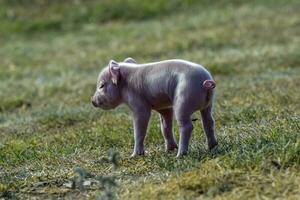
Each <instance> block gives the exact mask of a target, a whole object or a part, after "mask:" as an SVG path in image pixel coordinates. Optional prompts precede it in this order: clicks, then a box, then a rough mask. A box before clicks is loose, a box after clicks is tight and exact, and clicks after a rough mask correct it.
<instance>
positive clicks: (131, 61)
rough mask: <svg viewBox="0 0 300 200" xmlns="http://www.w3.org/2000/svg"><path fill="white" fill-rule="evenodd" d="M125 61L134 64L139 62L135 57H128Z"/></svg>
mask: <svg viewBox="0 0 300 200" xmlns="http://www.w3.org/2000/svg"><path fill="white" fill-rule="evenodd" d="M123 62H126V63H134V64H136V63H137V62H136V61H135V60H134V59H133V58H130V57H128V58H126V59H125V60H124V61H123Z"/></svg>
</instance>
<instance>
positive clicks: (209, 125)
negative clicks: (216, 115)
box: [201, 105, 218, 150]
mask: <svg viewBox="0 0 300 200" xmlns="http://www.w3.org/2000/svg"><path fill="white" fill-rule="evenodd" d="M211 109H212V106H211V105H209V106H208V107H207V108H205V109H203V110H202V111H201V117H202V124H203V128H204V131H205V134H206V137H207V143H208V149H209V150H212V149H213V148H214V147H216V146H217V145H218V142H217V139H216V137H215V127H214V124H215V123H214V119H213V117H212V115H211Z"/></svg>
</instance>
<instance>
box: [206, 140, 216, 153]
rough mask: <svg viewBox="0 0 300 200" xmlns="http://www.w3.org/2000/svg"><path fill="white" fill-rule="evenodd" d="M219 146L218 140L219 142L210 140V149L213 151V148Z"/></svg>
mask: <svg viewBox="0 0 300 200" xmlns="http://www.w3.org/2000/svg"><path fill="white" fill-rule="evenodd" d="M217 146H218V142H217V141H214V142H210V143H209V144H208V149H209V150H210V151H213V150H215V149H216V148H217Z"/></svg>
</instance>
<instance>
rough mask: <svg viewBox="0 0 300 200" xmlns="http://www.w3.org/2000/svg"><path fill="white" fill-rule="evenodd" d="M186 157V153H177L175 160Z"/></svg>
mask: <svg viewBox="0 0 300 200" xmlns="http://www.w3.org/2000/svg"><path fill="white" fill-rule="evenodd" d="M186 155H187V152H180V153H179V152H178V153H177V155H176V158H183V157H184V156H186Z"/></svg>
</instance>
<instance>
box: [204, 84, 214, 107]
mask: <svg viewBox="0 0 300 200" xmlns="http://www.w3.org/2000/svg"><path fill="white" fill-rule="evenodd" d="M203 87H204V88H205V89H206V90H207V96H206V101H207V103H208V104H211V102H212V100H213V96H214V92H213V89H214V88H215V87H216V82H215V81H213V80H205V81H204V82H203Z"/></svg>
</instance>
